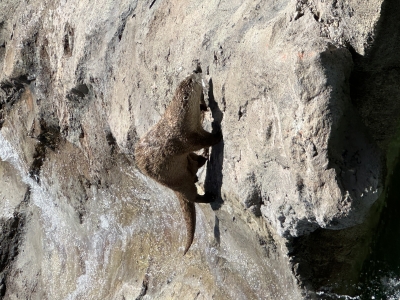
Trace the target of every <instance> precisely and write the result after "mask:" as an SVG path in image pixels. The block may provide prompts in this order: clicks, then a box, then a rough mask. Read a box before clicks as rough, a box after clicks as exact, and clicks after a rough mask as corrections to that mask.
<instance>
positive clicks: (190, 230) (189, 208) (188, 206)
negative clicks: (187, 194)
mask: <svg viewBox="0 0 400 300" xmlns="http://www.w3.org/2000/svg"><path fill="white" fill-rule="evenodd" d="M176 195H177V197H178V199H179V203H180V205H181V209H182V213H183V217H184V218H185V223H186V231H187V236H186V246H185V251H184V252H183V255H185V254H186V252H187V251H188V250H189V248H190V246H191V245H192V242H193V238H194V231H195V229H196V208H195V206H194V202H189V201H187V200H186V199H185V198H184V197H183V196H182V195H181V194H179V193H176Z"/></svg>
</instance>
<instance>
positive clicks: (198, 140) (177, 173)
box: [135, 68, 222, 254]
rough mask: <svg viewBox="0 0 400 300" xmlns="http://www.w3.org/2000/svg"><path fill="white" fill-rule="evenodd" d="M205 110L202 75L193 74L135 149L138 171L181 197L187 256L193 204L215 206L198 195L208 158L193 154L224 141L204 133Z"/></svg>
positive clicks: (193, 225)
mask: <svg viewBox="0 0 400 300" xmlns="http://www.w3.org/2000/svg"><path fill="white" fill-rule="evenodd" d="M197 71H198V72H201V69H200V68H198V69H197ZM196 73H197V72H196ZM204 106H205V103H204V99H203V89H202V85H201V75H200V74H195V73H193V74H191V75H190V76H188V77H187V78H185V79H184V80H183V81H182V82H181V83H180V85H179V86H178V88H177V89H176V92H175V95H174V97H173V99H172V102H171V103H170V105H169V106H168V107H167V109H166V110H165V113H164V115H163V116H162V117H161V119H160V121H159V122H158V123H157V124H156V125H155V126H153V127H152V128H151V129H150V131H149V132H148V133H147V134H146V135H144V136H143V137H142V138H141V139H140V141H139V142H138V143H137V144H136V148H135V157H136V162H137V166H138V167H139V169H140V170H141V171H142V172H143V173H145V174H146V175H148V176H149V177H151V178H153V179H155V180H156V181H158V182H159V183H161V184H163V185H165V186H166V187H169V188H170V189H172V190H173V191H174V192H175V194H176V196H177V197H178V200H179V203H180V205H181V208H182V213H183V216H184V219H185V222H186V228H187V242H186V247H185V251H184V254H186V252H187V251H188V250H189V248H190V246H191V244H192V242H193V237H194V232H195V227H196V211H195V206H194V203H195V202H198V203H209V202H212V199H210V197H206V196H204V195H198V194H197V189H196V186H195V182H196V181H197V176H196V173H197V170H198V169H199V168H200V167H201V166H203V165H204V163H205V162H206V158H204V157H203V156H199V155H197V154H195V153H193V151H198V150H200V149H203V148H205V147H210V146H213V145H215V144H217V143H218V142H219V141H220V140H221V138H222V135H221V133H219V134H212V133H209V132H207V131H205V130H204V129H203V127H202V124H201V122H202V113H201V110H202V109H204Z"/></svg>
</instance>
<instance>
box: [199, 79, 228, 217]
mask: <svg viewBox="0 0 400 300" xmlns="http://www.w3.org/2000/svg"><path fill="white" fill-rule="evenodd" d="M208 98H209V107H210V109H211V113H212V117H213V118H214V122H213V123H212V133H214V134H215V133H217V132H219V131H221V122H222V119H223V113H222V111H221V110H220V109H219V107H218V103H217V102H216V101H215V98H214V91H213V82H212V79H210V82H209V90H208ZM223 160H224V141H223V140H221V142H219V143H218V144H217V145H215V146H213V147H212V150H211V153H210V161H209V162H208V164H207V175H206V180H205V183H204V187H205V190H206V192H209V193H212V194H213V195H214V196H215V201H214V202H212V203H211V208H212V209H213V210H217V209H219V208H220V207H221V205H222V204H223V200H222V197H221V186H222V177H223V175H222V164H223Z"/></svg>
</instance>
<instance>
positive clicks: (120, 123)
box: [0, 0, 400, 299]
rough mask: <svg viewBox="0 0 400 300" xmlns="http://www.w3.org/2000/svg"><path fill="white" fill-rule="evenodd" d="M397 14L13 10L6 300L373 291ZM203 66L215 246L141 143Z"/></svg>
mask: <svg viewBox="0 0 400 300" xmlns="http://www.w3.org/2000/svg"><path fill="white" fill-rule="evenodd" d="M399 7H400V5H399V4H398V3H397V2H396V1H395V0H371V1H358V0H347V1H344V0H339V1H336V0H335V1H334V0H327V1H322V0H321V1H317V0H297V1H296V0H259V1H250V0H248V1H242V0H240V1H239V0H232V1H222V0H221V1H211V0H209V1H202V2H199V1H164V0H152V1H135V0H122V1H118V2H116V1H110V0H101V1H78V0H69V1H67V0H58V1H57V0H45V1H39V0H30V1H22V0H17V1H16V0H5V1H2V2H1V3H0V67H1V70H2V72H1V73H0V159H1V161H0V177H1V182H0V205H1V206H2V208H3V209H2V211H1V215H0V224H1V225H2V227H1V230H2V236H1V240H0V247H1V248H0V254H1V255H0V275H1V277H0V280H1V281H0V294H1V296H2V297H4V298H5V299H303V298H310V299H317V298H321V297H322V298H324V297H328V296H327V295H329V293H342V294H353V295H354V294H355V293H356V292H355V285H354V284H355V283H357V280H358V277H359V274H360V271H361V267H362V264H363V262H364V260H365V259H366V257H367V254H368V249H369V248H368V247H369V243H370V241H371V236H372V235H373V233H374V228H375V226H376V224H377V222H378V220H379V216H380V211H381V207H382V205H383V203H384V198H385V197H384V195H385V186H387V183H388V182H389V181H390V174H391V170H392V168H393V165H394V164H395V162H396V160H397V153H398V149H399V147H398V143H395V142H394V141H395V140H396V139H395V137H396V132H397V129H398V117H399V114H400V101H399V100H400V99H399V94H400V93H399V92H398V90H399V88H400V84H399V83H400V74H399V67H400V59H399V55H398V54H397V53H400V51H399V50H400V49H398V48H399V44H398V43H396V42H395V41H396V40H398V37H399V32H400V28H399V23H398V21H397V14H396V13H399V10H400V8H399ZM197 63H200V64H201V66H202V68H203V72H204V73H205V78H206V79H207V81H208V86H207V89H208V91H207V93H206V100H207V103H208V104H209V111H208V113H207V115H206V119H205V124H204V126H205V127H206V128H207V129H208V130H209V131H212V130H218V129H219V128H221V129H222V132H223V136H224V138H223V141H222V142H221V143H220V144H218V145H217V146H215V147H213V148H212V149H211V150H210V160H209V162H208V163H207V165H206V166H205V167H204V168H203V169H202V170H201V171H200V174H199V177H200V178H201V180H200V185H199V190H204V191H208V192H212V193H214V194H215V195H216V197H217V200H216V202H214V203H213V204H212V205H207V204H200V205H197V231H196V235H195V240H194V244H193V245H192V247H191V249H190V251H189V252H188V253H187V255H185V256H184V257H183V256H182V253H183V252H182V250H183V245H184V241H185V238H186V236H185V235H186V230H185V224H184V221H183V218H182V214H181V211H180V208H179V205H178V202H177V199H175V196H174V194H173V193H172V192H171V191H170V190H168V189H166V188H164V187H162V186H160V185H159V184H157V183H155V182H154V181H152V180H151V179H149V178H147V177H145V176H144V175H142V174H141V173H140V172H139V171H138V170H137V168H136V167H135V156H134V151H133V149H134V144H135V142H136V141H137V140H138V139H139V138H140V137H141V136H142V135H143V134H145V133H146V131H147V130H148V129H149V128H150V127H151V126H152V125H153V124H155V123H156V122H157V121H158V120H159V119H160V117H161V115H162V114H163V112H164V110H165V108H166V106H167V105H168V103H169V101H170V100H171V98H172V95H173V93H174V90H175V88H176V86H177V85H178V83H179V82H180V81H181V80H182V79H183V78H184V77H185V76H186V75H188V74H189V73H190V72H191V71H192V70H193V69H194V67H195V66H196V64H197Z"/></svg>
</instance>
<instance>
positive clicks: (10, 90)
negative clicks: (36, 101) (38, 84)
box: [0, 75, 33, 129]
mask: <svg viewBox="0 0 400 300" xmlns="http://www.w3.org/2000/svg"><path fill="white" fill-rule="evenodd" d="M32 81H33V79H32V78H29V77H28V76H27V75H21V76H19V77H17V78H12V79H10V80H9V81H3V82H1V83H0V129H1V128H2V127H3V123H4V121H5V117H6V115H7V113H8V112H9V111H10V109H11V107H12V106H13V105H14V104H15V103H16V102H17V101H18V100H20V99H21V95H22V93H23V92H24V91H25V85H24V84H29V83H31V82H32Z"/></svg>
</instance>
